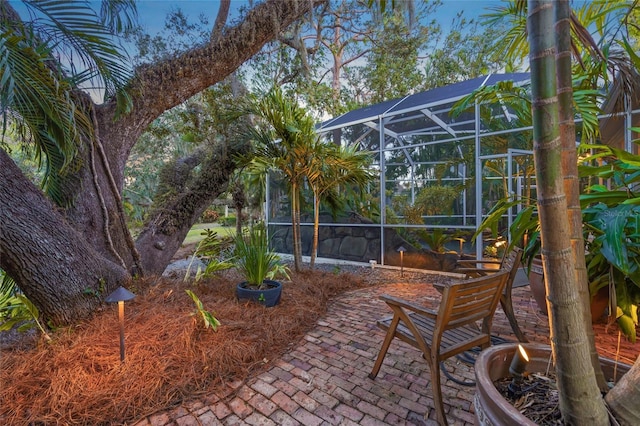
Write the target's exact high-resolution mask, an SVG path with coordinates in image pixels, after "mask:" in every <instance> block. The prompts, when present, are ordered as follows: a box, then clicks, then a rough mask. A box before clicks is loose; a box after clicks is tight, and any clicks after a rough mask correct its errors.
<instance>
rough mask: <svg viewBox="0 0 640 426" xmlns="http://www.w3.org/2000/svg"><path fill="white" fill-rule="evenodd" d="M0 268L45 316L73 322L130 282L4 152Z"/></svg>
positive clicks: (0, 157)
mask: <svg viewBox="0 0 640 426" xmlns="http://www.w3.org/2000/svg"><path fill="white" fill-rule="evenodd" d="M0 267H1V268H2V269H4V270H5V271H7V273H8V274H9V275H10V276H11V277H13V278H14V279H15V280H16V282H17V283H18V284H19V286H20V289H21V290H22V291H23V292H24V293H25V295H26V296H27V297H28V298H29V300H31V301H32V302H33V303H34V304H35V305H36V306H37V307H38V309H39V310H40V312H41V313H42V314H43V316H44V319H45V321H48V320H51V321H52V322H53V323H54V324H69V323H72V322H74V321H77V320H78V319H79V318H82V317H86V316H89V315H91V314H92V313H93V312H95V310H96V309H97V308H98V307H99V305H100V303H101V302H102V300H103V298H104V297H105V296H106V295H108V294H109V293H110V292H111V291H112V290H114V289H115V288H117V287H118V286H119V285H123V284H125V283H126V281H127V280H128V278H129V275H128V274H127V271H126V270H125V269H124V268H122V267H121V266H119V265H117V264H116V263H114V262H112V261H110V260H108V259H106V258H104V257H103V256H101V255H100V254H98V253H97V252H96V251H95V250H94V249H93V247H91V245H90V244H89V243H88V242H87V241H86V240H85V239H84V238H83V237H82V236H81V235H80V234H79V233H78V232H77V231H75V230H74V229H73V228H72V227H71V226H70V225H69V224H68V223H67V221H66V220H65V218H64V217H63V216H62V214H61V213H60V212H59V211H58V209H56V207H55V206H53V204H52V203H51V202H50V201H49V199H47V198H46V197H45V196H44V194H43V193H42V191H41V190H40V189H39V188H37V187H36V186H35V185H34V184H33V183H31V181H29V180H28V179H27V178H26V177H25V176H24V175H23V174H22V172H21V171H20V169H19V168H18V167H17V166H16V164H15V163H14V162H13V160H12V159H11V158H10V157H9V156H8V155H7V153H6V152H5V151H3V150H0Z"/></svg>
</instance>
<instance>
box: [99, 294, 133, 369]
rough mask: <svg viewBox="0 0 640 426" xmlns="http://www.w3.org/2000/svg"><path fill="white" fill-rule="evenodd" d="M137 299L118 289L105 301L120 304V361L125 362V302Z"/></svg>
mask: <svg viewBox="0 0 640 426" xmlns="http://www.w3.org/2000/svg"><path fill="white" fill-rule="evenodd" d="M134 297H136V295H135V294H133V293H131V292H130V291H129V290H127V289H126V288H124V287H118V288H117V289H116V290H115V291H114V292H113V293H111V294H110V295H108V296H107V298H106V299H104V301H105V302H107V303H115V302H118V319H119V320H120V361H121V362H124V302H125V301H127V300H131V299H133V298H134Z"/></svg>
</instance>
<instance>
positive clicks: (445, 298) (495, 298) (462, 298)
mask: <svg viewBox="0 0 640 426" xmlns="http://www.w3.org/2000/svg"><path fill="white" fill-rule="evenodd" d="M508 275H509V271H500V272H497V273H495V274H489V275H487V276H484V277H480V278H474V279H471V280H465V281H460V282H456V283H452V284H449V285H448V286H447V287H446V288H445V290H444V292H443V295H442V302H441V304H440V310H439V312H438V325H439V327H440V328H441V329H443V330H444V329H450V328H455V327H459V326H461V325H464V324H469V323H472V322H476V321H478V320H481V319H484V318H487V317H491V316H493V313H494V312H495V310H496V308H497V306H498V303H499V301H500V295H501V294H502V289H503V287H504V285H505V283H506V281H507V278H508ZM438 325H437V326H436V328H439V327H438Z"/></svg>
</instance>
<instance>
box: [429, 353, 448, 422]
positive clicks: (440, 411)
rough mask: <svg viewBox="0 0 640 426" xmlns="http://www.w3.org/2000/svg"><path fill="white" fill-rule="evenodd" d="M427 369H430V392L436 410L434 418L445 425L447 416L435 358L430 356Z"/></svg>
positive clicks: (437, 363)
mask: <svg viewBox="0 0 640 426" xmlns="http://www.w3.org/2000/svg"><path fill="white" fill-rule="evenodd" d="M430 360H431V362H430V365H429V370H430V371H431V392H432V393H433V405H434V407H435V410H436V420H437V421H438V424H439V425H441V426H447V425H448V423H447V416H446V415H445V414H444V405H443V403H442V388H441V387H440V363H439V362H438V360H437V359H433V357H431V358H430Z"/></svg>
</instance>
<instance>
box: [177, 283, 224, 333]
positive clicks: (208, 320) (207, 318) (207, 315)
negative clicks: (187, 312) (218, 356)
mask: <svg viewBox="0 0 640 426" xmlns="http://www.w3.org/2000/svg"><path fill="white" fill-rule="evenodd" d="M185 292H186V293H187V294H188V295H189V297H191V299H192V300H193V303H194V304H195V305H196V312H195V313H194V314H193V315H198V314H199V315H200V316H201V317H202V321H204V326H205V328H209V327H211V328H212V329H213V331H218V327H219V326H220V321H218V319H217V318H216V317H214V316H213V314H211V312H209V311H207V310H205V309H204V306H203V305H202V302H201V301H200V299H199V298H198V296H196V295H195V293H194V292H192V291H191V290H185Z"/></svg>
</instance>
